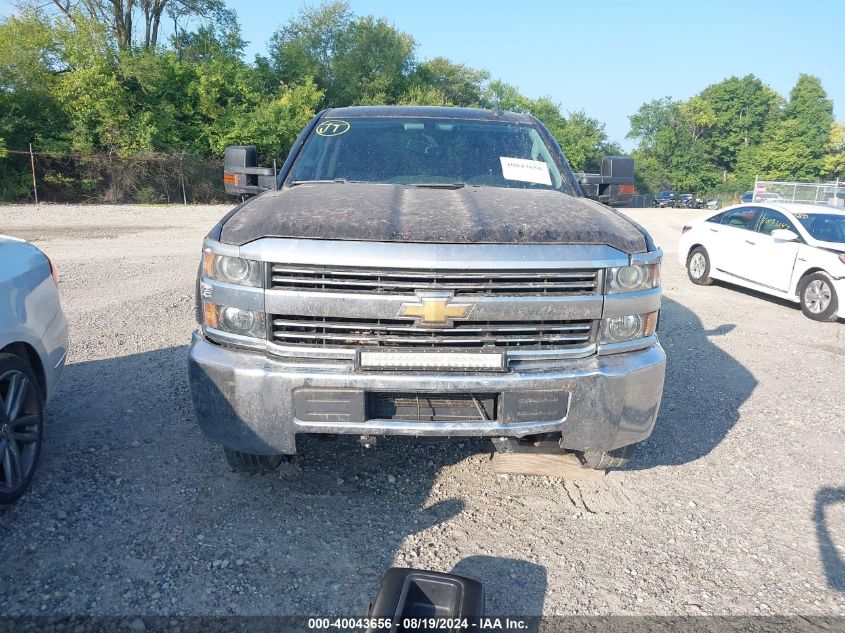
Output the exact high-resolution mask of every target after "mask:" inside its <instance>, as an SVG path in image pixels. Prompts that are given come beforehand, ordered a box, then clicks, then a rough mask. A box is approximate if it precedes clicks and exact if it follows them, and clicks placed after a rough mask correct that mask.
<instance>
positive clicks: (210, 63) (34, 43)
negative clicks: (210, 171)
mask: <svg viewBox="0 0 845 633" xmlns="http://www.w3.org/2000/svg"><path fill="white" fill-rule="evenodd" d="M163 23H166V24H168V25H169V28H168V29H167V33H168V35H167V37H165V38H163V37H162V32H163V30H162V24H163ZM165 40H166V41H165ZM245 46H246V43H245V42H244V40H243V38H242V36H241V31H240V27H239V24H238V20H237V16H236V14H235V13H234V12H233V11H231V10H229V9H227V8H226V6H225V5H224V3H223V2H222V0H121V1H120V2H117V1H113V0H53V2H52V3H47V4H44V2H41V3H40V4H39V5H32V6H29V7H25V8H23V9H21V10H19V11H18V12H17V13H16V14H15V15H13V16H11V17H7V18H5V19H3V20H2V21H0V198H4V199H20V198H23V197H26V196H27V195H28V194H29V191H30V187H31V182H30V175H29V171H28V164H27V162H26V161H27V160H28V157H26V156H25V155H20V154H15V153H12V152H14V151H24V150H26V149H27V148H28V146H29V143H33V144H34V145H35V147H36V151H38V152H41V153H45V154H50V153H52V154H55V155H60V154H72V155H74V156H79V157H81V158H84V157H86V156H98V157H101V156H104V155H105V156H113V157H115V158H138V157H144V156H149V155H151V154H153V153H168V154H180V155H182V154H184V155H185V156H186V157H199V158H214V159H216V160H218V161H219V160H220V158H221V157H222V153H223V150H224V148H225V147H226V146H227V145H231V144H254V145H257V146H258V148H259V152H260V154H261V156H262V157H263V159H264V160H268V161H269V160H272V159H273V158H276V159H281V158H283V157H284V156H285V155H286V153H287V151H288V149H289V148H290V146H291V144H292V142H293V140H294V139H295V138H296V135H297V133H298V132H299V131H300V130H301V129H302V127H303V126H304V125H305V124H306V122H307V121H308V120H309V119H310V118H311V117H312V116H313V115H314V114H315V113H316V112H318V111H319V110H321V109H323V108H328V107H340V106H346V105H353V104H356V105H360V104H382V103H386V104H419V105H444V106H469V107H484V108H488V107H493V105H494V104H499V106H500V107H501V108H502V109H513V110H521V111H526V112H533V113H535V114H536V115H537V116H538V117H540V118H541V119H542V120H543V121H544V123H545V124H546V125H547V126H548V127H549V129H550V130H551V132H552V133H553V134H554V135H555V137H556V138H557V139H558V141H559V142H560V143H561V144H562V146H563V147H564V148H565V150H566V152H567V154H568V156H569V158H570V160H571V162H572V164H573V166H574V167H575V168H576V169H586V170H591V169H598V168H599V165H600V161H601V158H602V156H603V155H604V154H606V153H608V152H610V153H617V152H619V151H621V150H620V149H619V147H618V146H616V145H613V144H611V143H610V142H609V141H608V138H607V134H606V133H605V130H604V125H603V124H602V123H600V122H599V121H597V120H596V119H593V118H591V117H589V116H587V115H586V114H585V113H584V112H581V111H577V112H570V113H564V112H562V111H561V108H560V107H559V105H558V104H556V103H554V102H553V101H552V100H551V99H549V98H545V97H544V98H539V99H530V98H528V97H525V96H524V95H522V94H520V93H519V90H518V89H517V88H516V87H515V86H513V85H510V84H508V83H505V82H503V81H499V80H492V79H491V76H490V73H489V72H488V71H486V70H481V69H475V68H470V67H468V66H465V65H463V64H460V63H456V62H453V61H451V60H449V59H446V58H445V57H435V58H433V59H427V60H420V59H418V56H417V42H416V40H415V39H414V38H413V36H411V35H410V34H408V33H404V32H402V31H400V30H399V29H397V28H396V27H395V26H393V25H392V24H391V23H389V22H388V21H386V20H384V19H380V18H376V17H373V16H358V15H355V14H354V13H353V12H352V11H351V9H350V7H349V4H348V3H346V2H344V1H335V2H329V3H325V4H322V5H319V6H316V7H305V8H303V9H302V10H301V11H300V12H299V14H297V15H296V16H294V17H293V18H292V19H290V20H289V21H288V22H286V23H284V24H282V25H281V26H280V27H279V28H278V29H277V30H276V31H275V33H274V34H273V36H272V37H271V38H270V41H269V44H268V46H267V52H266V54H263V55H258V56H256V58H255V59H254V60H253V61H251V62H247V61H246V60H245V55H244V50H245ZM4 148H5V149H6V150H9V151H7V152H6V153H5V154H3V149H4ZM4 163H5V166H4ZM61 171H62V167H61V166H60V165H59V166H56V165H54V166H53V169H52V171H50V170H48V173H46V174H45V175H44V178H47V179H52V181H63V182H66V184H67V186H68V187H69V188H74V187H75V188H77V189H79V188H82V189H86V190H88V191H90V192H91V193H92V194H96V192H97V188H98V186H100V187H103V186H105V185H104V184H103V183H98V181H97V176H93V177H91V176H90V174H84V173H81V172H80V173H71V171H73V170H70V169H65V170H64V173H58V172H61ZM78 171H79V170H77V172H78Z"/></svg>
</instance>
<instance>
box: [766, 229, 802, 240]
mask: <svg viewBox="0 0 845 633" xmlns="http://www.w3.org/2000/svg"><path fill="white" fill-rule="evenodd" d="M772 237H773V238H775V239H776V240H777V241H778V242H797V241H798V240H799V239H800V238H799V237H798V234H797V233H796V232H795V231H790V230H789V229H775V230H774V231H772Z"/></svg>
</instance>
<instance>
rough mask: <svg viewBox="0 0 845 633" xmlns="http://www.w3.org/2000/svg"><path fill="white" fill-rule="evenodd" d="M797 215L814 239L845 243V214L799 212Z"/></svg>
mask: <svg viewBox="0 0 845 633" xmlns="http://www.w3.org/2000/svg"><path fill="white" fill-rule="evenodd" d="M795 217H796V218H797V219H798V221H799V222H800V223H801V224H802V225H803V226H804V228H805V229H807V233H809V234H810V235H811V236H812V237H813V239H816V240H820V241H822V242H841V243H845V215H833V214H828V213H798V214H796V215H795Z"/></svg>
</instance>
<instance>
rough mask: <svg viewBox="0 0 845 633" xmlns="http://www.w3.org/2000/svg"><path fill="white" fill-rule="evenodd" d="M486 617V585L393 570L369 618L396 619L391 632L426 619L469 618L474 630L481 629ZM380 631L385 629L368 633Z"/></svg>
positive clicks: (386, 576) (449, 576)
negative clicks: (480, 622) (482, 618)
mask: <svg viewBox="0 0 845 633" xmlns="http://www.w3.org/2000/svg"><path fill="white" fill-rule="evenodd" d="M483 615H484V586H483V585H482V584H481V583H480V582H478V581H477V580H473V579H472V578H465V577H464V576H456V575H455V574H444V573H442V572H436V571H425V570H422V569H401V568H397V567H392V568H390V569H388V570H387V572H386V573H385V574H384V578H383V579H382V581H381V586H380V587H379V590H378V595H376V597H375V599H374V600H373V602H372V605H371V606H370V616H369V617H370V619H372V620H380V619H388V618H389V619H392V620H393V622H394V626H393V628H391V629H390V630H391V631H396V630H399V631H405V630H407V629H406V627H405V625H404V621H405V620H414V619H426V618H435V619H437V620H441V619H442V620H444V621H450V620H464V619H466V620H467V626H468V628H470V630H472V629H474V628H477V627H478V626H479V620H480V619H481V617H482V616H483ZM414 628H416V627H414ZM379 630H384V629H379V628H373V627H371V628H368V629H367V631H368V633H377V632H378V631H379ZM438 630H439V629H438ZM450 630H451V629H450Z"/></svg>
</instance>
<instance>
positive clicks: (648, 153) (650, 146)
mask: <svg viewBox="0 0 845 633" xmlns="http://www.w3.org/2000/svg"><path fill="white" fill-rule="evenodd" d="M629 119H630V122H631V131H630V132H629V134H628V138H633V139H638V140H639V144H638V147H637V150H636V152H635V153H634V165H635V169H636V171H637V180H638V182H639V183H640V184H641V185H642V188H644V189H646V190H648V191H656V190H658V189H662V188H673V189H680V190H684V191H704V190H707V189H709V188H711V187H713V186H714V185H715V184H716V182H718V172H717V170H716V169H715V168H714V167H713V165H712V160H711V157H710V154H709V152H708V145H707V142H706V136H707V134H709V131H710V127H711V126H712V125H713V123H714V120H715V114H714V112H713V110H712V108H711V107H710V105H709V104H708V103H707V102H706V101H704V100H703V99H701V98H700V97H694V98H693V99H690V100H689V101H685V102H678V101H672V100H671V99H669V98H665V99H655V100H653V101H650V102H649V103H645V104H643V105H642V106H641V107H640V109H639V110H638V111H637V112H636V113H635V114H633V115H632V116H631V117H629Z"/></svg>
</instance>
